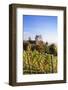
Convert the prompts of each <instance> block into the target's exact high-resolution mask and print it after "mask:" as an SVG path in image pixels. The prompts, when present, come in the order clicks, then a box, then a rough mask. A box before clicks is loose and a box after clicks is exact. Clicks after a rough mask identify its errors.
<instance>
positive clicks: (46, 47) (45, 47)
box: [44, 42, 49, 54]
mask: <svg viewBox="0 0 68 90" xmlns="http://www.w3.org/2000/svg"><path fill="white" fill-rule="evenodd" d="M44 49H45V53H47V54H48V53H49V46H48V42H46V43H45V45H44Z"/></svg>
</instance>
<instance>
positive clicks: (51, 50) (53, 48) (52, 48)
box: [49, 44, 57, 56]
mask: <svg viewBox="0 0 68 90" xmlns="http://www.w3.org/2000/svg"><path fill="white" fill-rule="evenodd" d="M49 53H50V54H53V55H54V56H57V47H56V45H55V44H51V45H50V46H49Z"/></svg>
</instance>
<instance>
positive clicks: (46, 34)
mask: <svg viewBox="0 0 68 90" xmlns="http://www.w3.org/2000/svg"><path fill="white" fill-rule="evenodd" d="M23 25H24V31H23V32H24V40H28V38H29V37H31V39H32V40H34V39H35V36H36V35H41V36H42V40H43V41H44V42H48V43H57V37H58V36H57V35H58V33H57V16H36V15H24V16H23Z"/></svg>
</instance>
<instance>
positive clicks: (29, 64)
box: [23, 50, 57, 74]
mask: <svg viewBox="0 0 68 90" xmlns="http://www.w3.org/2000/svg"><path fill="white" fill-rule="evenodd" d="M48 73H57V56H54V55H52V54H47V53H44V52H43V53H41V52H38V51H37V50H34V51H32V50H24V52H23V74H48Z"/></svg>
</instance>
